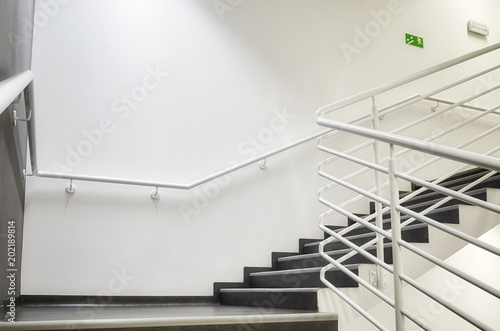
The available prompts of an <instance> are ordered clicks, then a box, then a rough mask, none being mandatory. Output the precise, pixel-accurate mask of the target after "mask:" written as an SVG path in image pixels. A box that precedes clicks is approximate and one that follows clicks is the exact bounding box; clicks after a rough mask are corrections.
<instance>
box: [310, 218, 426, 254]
mask: <svg viewBox="0 0 500 331" xmlns="http://www.w3.org/2000/svg"><path fill="white" fill-rule="evenodd" d="M427 226H428V225H427V224H425V223H420V224H411V225H407V226H405V227H404V228H402V229H401V231H404V230H413V229H417V228H424V227H427ZM375 236H376V233H375V232H366V233H360V234H356V235H354V236H348V237H344V238H345V239H348V240H352V239H360V238H364V237H375ZM325 240H326V239H318V241H316V242H312V243H308V244H304V248H305V247H307V248H309V247H314V246H319V244H320V243H321V242H323V241H325ZM338 242H340V240H338V239H335V240H334V241H332V243H338Z"/></svg>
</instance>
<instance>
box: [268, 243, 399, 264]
mask: <svg viewBox="0 0 500 331" xmlns="http://www.w3.org/2000/svg"><path fill="white" fill-rule="evenodd" d="M384 247H392V243H384ZM375 249H376V246H375V245H372V246H370V247H367V248H366V249H365V250H366V251H370V250H375ZM352 250H353V249H352V248H345V249H338V250H334V251H329V252H325V253H326V254H327V255H329V256H332V255H345V254H347V253H350V252H351V251H352ZM309 257H321V254H320V253H309V254H297V255H293V256H286V257H282V258H279V259H278V263H279V262H283V261H291V260H300V259H303V258H309Z"/></svg>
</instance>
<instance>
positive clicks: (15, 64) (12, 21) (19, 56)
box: [0, 0, 34, 318]
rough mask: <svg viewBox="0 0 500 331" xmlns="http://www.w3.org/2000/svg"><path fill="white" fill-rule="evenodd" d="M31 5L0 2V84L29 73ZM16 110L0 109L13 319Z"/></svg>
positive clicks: (2, 301) (0, 215)
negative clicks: (25, 72) (23, 73)
mask: <svg viewBox="0 0 500 331" xmlns="http://www.w3.org/2000/svg"><path fill="white" fill-rule="evenodd" d="M33 9H34V1H31V0H30V1H14V0H6V1H1V2H0V81H3V80H4V79H7V78H10V77H12V76H14V75H17V74H20V73H22V72H23V71H25V70H28V69H30V65H31V42H32V31H31V30H30V28H29V27H26V26H25V24H24V22H23V20H22V19H23V18H28V19H30V20H31V21H32V20H33ZM14 110H16V112H17V114H18V116H19V117H21V118H23V117H25V114H26V112H25V107H24V102H21V103H18V104H12V105H10V106H9V107H7V108H6V109H5V110H4V109H0V113H1V114H0V247H1V248H0V265H2V268H1V269H0V312H2V315H5V313H7V312H8V313H9V315H5V316H6V317H7V318H11V317H12V316H13V315H12V314H14V315H15V312H16V311H15V310H16V307H15V302H14V300H16V298H19V296H20V294H21V258H22V238H23V236H22V233H23V216H24V212H23V209H24V198H25V181H24V176H23V169H24V168H25V165H26V125H25V124H24V123H22V124H20V125H17V126H15V127H14V126H13V125H12V117H13V112H14Z"/></svg>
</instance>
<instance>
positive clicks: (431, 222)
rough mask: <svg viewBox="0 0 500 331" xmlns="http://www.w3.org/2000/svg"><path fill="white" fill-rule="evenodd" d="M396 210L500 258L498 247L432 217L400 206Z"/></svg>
mask: <svg viewBox="0 0 500 331" xmlns="http://www.w3.org/2000/svg"><path fill="white" fill-rule="evenodd" d="M396 209H397V210H399V211H400V212H402V213H405V214H407V215H409V216H411V217H414V218H415V219H417V220H419V221H421V222H424V223H427V224H429V225H431V226H433V227H435V228H437V229H439V230H441V231H444V232H446V233H448V234H450V235H452V236H454V237H457V238H459V239H462V240H463V241H466V242H468V243H469V244H473V245H475V246H477V247H480V248H482V249H484V250H486V251H488V252H490V253H493V254H495V255H498V256H500V248H498V247H496V246H493V245H491V244H488V243H486V242H484V241H481V240H479V239H477V238H475V237H473V236H471V235H468V234H466V233H463V232H460V231H458V230H456V229H453V228H451V227H449V226H446V225H444V224H442V223H439V222H438V221H435V220H433V219H432V218H430V217H427V216H423V215H421V214H419V213H417V212H414V211H413V210H411V209H408V208H405V207H403V206H398V207H396Z"/></svg>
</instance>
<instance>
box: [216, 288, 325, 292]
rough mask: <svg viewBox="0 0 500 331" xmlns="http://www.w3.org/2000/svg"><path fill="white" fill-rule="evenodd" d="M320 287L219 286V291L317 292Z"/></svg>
mask: <svg viewBox="0 0 500 331" xmlns="http://www.w3.org/2000/svg"><path fill="white" fill-rule="evenodd" d="M320 289H321V288H320V287H298V288H296V287H278V288H275V287H269V288H267V287H249V288H221V289H220V292H222V293H230V292H259V293H267V292H308V293H309V292H310V293H314V292H318V290H320Z"/></svg>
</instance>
